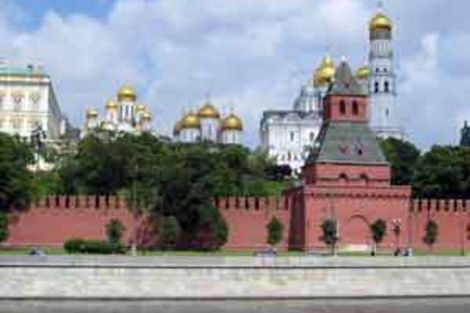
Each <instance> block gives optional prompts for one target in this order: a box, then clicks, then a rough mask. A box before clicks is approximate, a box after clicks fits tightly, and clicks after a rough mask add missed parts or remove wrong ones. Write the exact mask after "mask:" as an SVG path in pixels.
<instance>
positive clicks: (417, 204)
mask: <svg viewBox="0 0 470 313" xmlns="http://www.w3.org/2000/svg"><path fill="white" fill-rule="evenodd" d="M430 212H431V213H451V214H452V213H464V212H469V213H470V199H413V200H411V205H410V213H412V214H413V215H416V214H420V213H421V214H428V213H430Z"/></svg>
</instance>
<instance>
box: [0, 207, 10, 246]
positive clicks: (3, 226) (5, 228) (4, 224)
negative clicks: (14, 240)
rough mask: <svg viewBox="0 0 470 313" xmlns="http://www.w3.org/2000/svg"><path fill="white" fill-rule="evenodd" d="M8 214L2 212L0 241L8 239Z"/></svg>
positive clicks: (0, 216) (0, 214)
mask: <svg viewBox="0 0 470 313" xmlns="http://www.w3.org/2000/svg"><path fill="white" fill-rule="evenodd" d="M8 236H9V232H8V215H7V214H6V213H5V212H0V242H4V241H5V240H7V239H8Z"/></svg>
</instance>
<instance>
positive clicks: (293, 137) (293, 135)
mask: <svg viewBox="0 0 470 313" xmlns="http://www.w3.org/2000/svg"><path fill="white" fill-rule="evenodd" d="M294 140H295V133H294V132H290V141H294Z"/></svg>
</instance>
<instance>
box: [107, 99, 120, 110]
mask: <svg viewBox="0 0 470 313" xmlns="http://www.w3.org/2000/svg"><path fill="white" fill-rule="evenodd" d="M105 107H106V110H110V109H117V108H118V104H117V103H116V101H114V100H112V99H111V100H108V102H106V105H105Z"/></svg>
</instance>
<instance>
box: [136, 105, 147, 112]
mask: <svg viewBox="0 0 470 313" xmlns="http://www.w3.org/2000/svg"><path fill="white" fill-rule="evenodd" d="M136 111H137V112H145V111H147V107H146V106H145V104H143V103H139V104H138V105H137V107H136Z"/></svg>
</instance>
